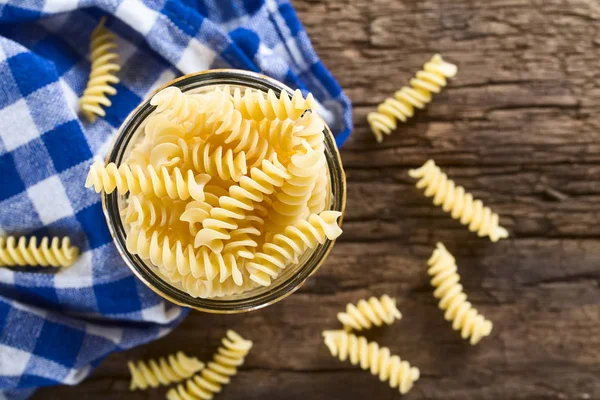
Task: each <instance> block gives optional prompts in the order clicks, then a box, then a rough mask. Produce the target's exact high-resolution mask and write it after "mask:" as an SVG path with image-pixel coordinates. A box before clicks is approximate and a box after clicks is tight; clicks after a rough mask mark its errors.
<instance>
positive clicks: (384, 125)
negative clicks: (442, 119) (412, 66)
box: [367, 54, 457, 142]
mask: <svg viewBox="0 0 600 400" xmlns="http://www.w3.org/2000/svg"><path fill="white" fill-rule="evenodd" d="M456 72H457V68H456V65H454V64H450V63H448V62H446V61H444V60H443V59H442V56H440V55H439V54H436V55H434V56H433V57H431V60H429V61H428V62H427V63H425V65H424V66H423V70H422V71H419V72H417V75H416V76H415V77H414V78H412V79H411V80H410V86H404V87H403V88H402V89H400V90H399V91H397V92H396V93H395V94H394V97H393V98H392V97H390V98H387V99H385V101H384V102H383V103H381V104H379V106H378V107H377V111H374V112H370V113H369V114H368V115H367V121H368V122H369V125H370V126H371V130H372V131H373V134H374V135H375V138H376V139H377V141H378V142H381V141H383V135H389V134H390V133H391V132H392V130H394V129H396V127H397V120H400V121H402V122H406V120H407V119H408V118H410V117H412V116H413V115H414V112H415V108H419V109H422V108H425V106H426V105H427V104H428V103H429V102H431V99H432V94H433V93H439V92H440V91H441V90H442V88H443V87H444V86H446V84H447V78H453V77H454V76H455V75H456Z"/></svg>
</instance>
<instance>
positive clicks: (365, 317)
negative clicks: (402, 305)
mask: <svg viewBox="0 0 600 400" xmlns="http://www.w3.org/2000/svg"><path fill="white" fill-rule="evenodd" d="M337 318H338V320H339V321H340V322H341V323H342V325H344V328H345V329H346V330H351V329H355V330H357V331H361V330H363V329H370V328H371V327H372V326H373V325H375V326H381V325H383V324H384V323H386V324H387V325H391V324H392V323H393V322H394V321H395V320H399V319H401V318H402V314H401V313H400V310H398V308H397V307H396V300H394V299H392V298H391V297H390V296H388V295H387V294H384V295H383V296H381V299H378V298H377V297H371V298H370V299H369V300H360V301H359V302H358V304H357V305H354V304H348V305H347V306H346V312H341V313H338V315H337Z"/></svg>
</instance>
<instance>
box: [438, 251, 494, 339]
mask: <svg viewBox="0 0 600 400" xmlns="http://www.w3.org/2000/svg"><path fill="white" fill-rule="evenodd" d="M427 264H428V265H429V270H428V273H429V275H431V276H432V277H433V278H432V279H431V285H432V286H433V287H434V288H436V289H435V291H434V292H433V295H434V296H435V298H437V299H439V301H440V304H439V306H440V308H441V309H442V310H445V311H446V312H445V314H444V317H445V318H446V321H452V329H454V330H455V331H460V333H461V337H462V338H463V339H469V338H470V343H471V344H472V345H475V344H477V343H479V341H480V340H481V339H482V338H484V337H485V336H488V335H489V334H490V333H492V327H493V325H492V322H491V321H489V320H487V319H485V318H484V317H483V315H481V314H479V312H477V310H476V309H475V308H474V307H473V305H472V304H471V303H470V302H468V301H467V295H466V294H465V293H464V292H463V286H462V285H461V284H460V276H459V275H458V268H457V266H456V260H455V259H454V257H453V256H452V254H450V252H449V251H448V250H446V247H444V245H443V244H442V243H438V244H437V248H436V249H435V250H434V252H433V254H432V256H431V258H430V259H429V261H427Z"/></svg>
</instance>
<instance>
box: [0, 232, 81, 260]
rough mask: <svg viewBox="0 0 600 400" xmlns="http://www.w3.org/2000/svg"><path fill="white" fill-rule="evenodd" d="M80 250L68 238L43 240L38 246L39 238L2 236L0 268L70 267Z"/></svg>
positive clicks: (0, 237) (0, 238)
mask: <svg viewBox="0 0 600 400" xmlns="http://www.w3.org/2000/svg"><path fill="white" fill-rule="evenodd" d="M78 255H79V248H77V247H75V246H71V240H70V239H69V238H68V237H64V238H62V240H61V239H59V238H58V237H53V238H51V239H49V238H48V237H44V238H42V240H41V242H40V244H39V245H38V242H37V238H35V237H31V238H29V242H28V241H27V238H25V236H20V237H18V238H16V237H14V236H8V237H3V236H0V266H2V267H4V266H11V267H17V266H21V267H24V266H32V267H37V266H41V267H48V266H52V267H70V266H71V265H73V263H74V262H75V260H76V259H77V256H78Z"/></svg>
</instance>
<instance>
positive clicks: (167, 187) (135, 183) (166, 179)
mask: <svg viewBox="0 0 600 400" xmlns="http://www.w3.org/2000/svg"><path fill="white" fill-rule="evenodd" d="M184 173H185V175H187V176H184ZM209 180H210V176H209V175H206V174H198V175H195V176H194V172H193V171H192V170H187V171H186V172H182V171H181V170H180V169H179V168H174V169H173V172H171V173H169V172H168V170H167V168H166V167H163V168H161V169H160V170H159V171H157V170H156V169H155V168H154V167H153V166H152V165H149V166H148V167H146V168H142V167H140V166H139V165H133V166H131V167H130V166H129V165H127V164H122V165H121V166H120V167H118V168H117V166H116V164H115V163H110V164H108V165H106V166H105V165H104V163H102V162H101V161H97V162H95V163H94V164H93V165H92V166H91V167H90V171H89V173H88V176H87V179H86V181H85V186H86V187H88V188H89V187H92V186H94V190H96V192H98V193H99V192H100V191H105V192H106V193H112V192H113V191H114V190H115V189H117V190H118V192H119V193H120V194H125V193H127V192H131V194H133V195H137V194H140V193H143V194H145V195H156V196H158V197H165V196H169V197H170V198H172V199H181V200H187V199H188V198H190V197H192V198H193V199H194V200H197V201H203V200H204V186H205V185H206V183H207V182H208V181H209Z"/></svg>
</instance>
